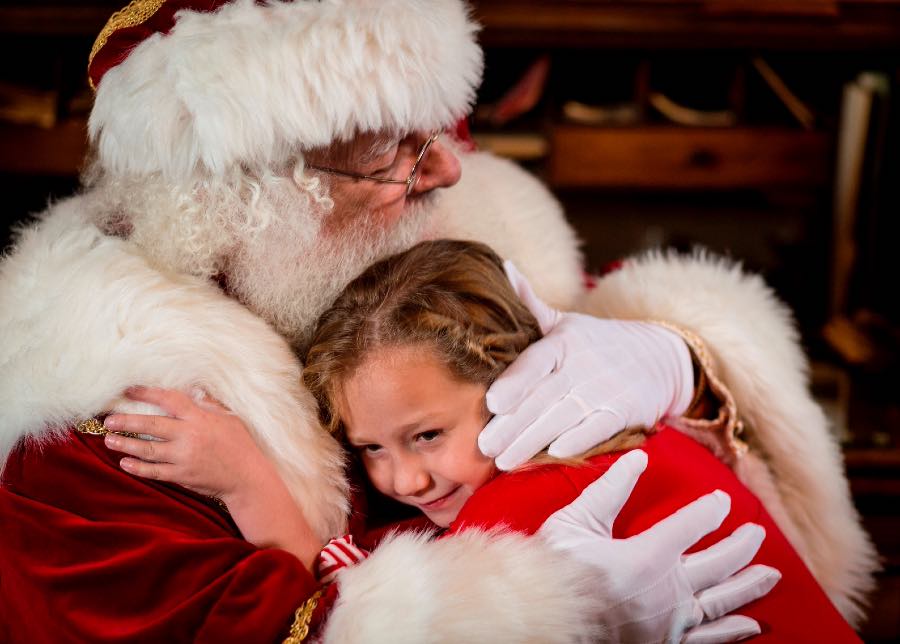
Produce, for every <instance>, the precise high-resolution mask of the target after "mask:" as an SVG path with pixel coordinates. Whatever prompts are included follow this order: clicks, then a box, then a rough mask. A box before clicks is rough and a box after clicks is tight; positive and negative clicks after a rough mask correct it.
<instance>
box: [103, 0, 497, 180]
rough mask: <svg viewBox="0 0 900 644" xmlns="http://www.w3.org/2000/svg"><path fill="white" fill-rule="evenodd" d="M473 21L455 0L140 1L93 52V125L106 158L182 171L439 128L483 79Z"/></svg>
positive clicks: (109, 162) (215, 169)
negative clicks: (359, 136)
mask: <svg viewBox="0 0 900 644" xmlns="http://www.w3.org/2000/svg"><path fill="white" fill-rule="evenodd" d="M477 31H478V26H477V25H476V24H475V23H474V22H472V20H471V19H470V16H469V11H468V8H467V6H466V5H465V3H464V2H462V1H460V0H321V1H319V2H316V1H310V0H295V1H293V2H279V1H270V2H255V1H254V0H230V1H226V0H135V1H134V2H132V3H131V4H129V5H128V6H127V7H125V8H124V9H122V10H121V11H118V12H116V13H115V14H114V15H113V16H112V17H111V18H110V20H109V23H108V24H107V26H106V27H105V28H104V30H103V31H102V32H101V34H100V36H99V37H98V39H97V42H96V44H95V45H94V48H93V50H92V52H91V59H90V63H89V76H90V79H91V81H92V84H93V85H94V86H95V87H96V96H95V101H94V108H93V111H92V113H91V118H90V127H89V132H90V137H91V140H92V141H93V142H94V144H95V146H96V149H97V153H98V160H99V162H100V164H101V166H102V167H104V168H105V169H106V170H108V171H111V172H115V173H119V174H132V175H144V174H154V173H160V174H162V175H163V176H165V177H168V178H172V179H184V178H186V177H189V176H192V175H194V174H195V173H208V174H220V173H224V172H228V171H229V170H230V169H232V168H235V167H251V168H253V167H256V168H264V167H271V166H272V165H275V164H279V163H282V162H285V161H286V160H288V159H289V158H290V157H291V155H295V154H297V152H299V151H300V150H303V149H309V148H312V147H318V146H322V145H327V144H329V143H330V142H332V141H335V140H346V139H348V138H350V137H352V136H353V135H354V134H355V133H357V132H360V131H380V130H386V131H390V132H396V133H405V132H411V131H416V130H425V131H429V130H434V129H437V128H442V127H446V126H449V125H452V124H453V123H454V122H455V121H456V119H458V118H460V117H461V116H463V115H464V114H466V113H467V112H468V110H469V109H470V107H471V105H472V102H473V100H474V96H475V89H476V87H477V85H478V83H479V82H480V80H481V71H482V62H483V61H482V53H481V49H480V48H479V46H478V44H477V43H476V40H475V35H476V33H477Z"/></svg>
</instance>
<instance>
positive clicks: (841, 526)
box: [582, 253, 877, 624]
mask: <svg viewBox="0 0 900 644" xmlns="http://www.w3.org/2000/svg"><path fill="white" fill-rule="evenodd" d="M582 308H583V310H584V311H585V312H587V313H590V314H593V315H598V316H601V317H615V318H623V319H636V320H664V321H666V322H670V323H672V324H675V325H678V326H680V327H683V328H686V329H689V330H690V331H693V332H694V333H696V334H697V335H699V336H700V337H701V338H702V339H703V341H704V342H705V343H706V345H707V347H708V348H709V349H710V352H711V354H712V357H713V360H714V361H715V363H716V366H717V369H718V371H719V374H718V375H719V376H720V377H721V379H722V380H723V381H724V383H725V385H726V386H727V387H728V388H729V389H730V390H731V392H732V393H733V394H734V398H735V402H736V403H737V410H738V413H739V415H740V417H741V419H742V420H743V422H744V424H745V426H746V428H747V432H746V434H745V436H744V438H745V439H746V440H747V442H748V443H749V444H750V446H751V451H750V453H749V454H748V455H747V456H745V457H743V458H742V459H740V460H739V461H738V463H737V464H736V467H735V470H736V472H737V474H738V476H739V477H740V478H741V479H742V480H743V481H744V483H745V484H746V485H747V486H748V487H750V488H751V489H752V490H753V491H754V492H755V493H756V494H757V496H759V497H760V499H762V500H763V502H764V504H765V505H766V507H767V509H768V510H769V512H770V513H771V514H772V515H773V516H774V517H775V519H776V521H777V522H778V523H779V525H780V527H781V528H782V530H783V531H784V533H785V534H786V535H787V536H788V538H789V539H790V540H791V542H792V543H793V545H794V547H795V548H796V549H797V550H798V551H799V552H800V553H801V555H802V556H803V557H804V559H805V560H806V562H807V563H808V565H809V567H810V569H811V570H812V571H813V573H814V574H815V576H816V578H817V579H818V581H819V583H821V584H822V586H823V587H824V588H825V589H826V591H827V592H828V594H829V596H830V597H831V598H832V601H834V602H835V604H836V605H837V606H838V608H839V610H840V611H841V612H842V613H843V615H844V616H845V617H846V618H847V619H848V620H849V621H850V622H851V623H853V624H858V623H859V622H860V621H861V619H862V616H863V611H862V608H861V606H862V605H863V603H864V598H865V594H866V593H867V592H868V591H869V590H871V589H872V587H873V579H872V574H873V572H874V570H875V569H876V568H877V560H876V553H875V550H874V548H873V546H872V544H871V541H870V540H869V537H868V535H867V534H866V533H865V531H864V530H863V528H862V526H861V524H860V519H859V515H858V514H857V512H856V509H855V508H854V507H853V503H852V500H851V498H850V491H849V486H848V484H847V479H846V477H845V474H844V468H843V462H842V457H841V452H840V449H839V446H838V444H837V441H836V440H835V439H834V437H833V436H832V435H831V434H830V432H829V430H828V427H827V424H826V419H825V415H824V413H823V412H822V409H821V408H820V407H819V405H818V404H817V403H816V402H815V400H814V399H813V398H812V395H811V394H810V391H809V387H808V363H807V359H806V356H805V355H804V353H803V350H802V348H801V346H800V339H799V333H798V332H797V329H796V327H795V325H794V321H793V318H792V315H791V313H790V311H789V309H788V308H787V307H786V306H785V305H784V304H783V303H781V302H780V301H779V300H778V298H777V297H776V295H775V294H774V292H773V291H772V290H771V289H770V288H769V287H768V286H767V285H766V284H765V282H764V281H763V280H762V279H761V278H760V277H759V276H757V275H751V274H748V273H746V272H744V271H743V270H742V269H741V267H740V266H739V265H738V264H735V263H733V262H730V261H727V260H725V259H721V258H718V257H714V256H711V255H708V254H702V253H698V254H694V255H678V254H674V253H672V254H663V253H650V254H647V255H644V256H641V257H637V258H633V259H630V260H628V261H626V262H625V263H624V265H623V266H622V268H621V269H619V270H617V271H615V272H613V273H610V274H609V275H607V276H605V277H603V278H602V279H601V280H599V282H598V284H597V287H596V288H595V289H594V290H593V291H592V292H591V293H590V294H589V295H588V296H587V298H586V300H585V302H584V305H583V307H582Z"/></svg>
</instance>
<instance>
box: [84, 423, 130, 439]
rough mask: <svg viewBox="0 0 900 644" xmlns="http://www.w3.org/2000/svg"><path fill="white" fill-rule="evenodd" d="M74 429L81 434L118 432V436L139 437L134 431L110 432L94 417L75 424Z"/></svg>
mask: <svg viewBox="0 0 900 644" xmlns="http://www.w3.org/2000/svg"><path fill="white" fill-rule="evenodd" d="M75 431H76V432H79V433H81V434H93V435H94V436H106V435H107V434H118V435H119V436H127V437H128V438H140V437H139V436H138V435H137V434H135V433H134V432H112V431H110V430H108V429H106V427H104V426H103V423H101V422H100V421H99V420H97V419H96V418H88V419H87V420H83V421H81V422H80V423H78V424H77V425H76V426H75Z"/></svg>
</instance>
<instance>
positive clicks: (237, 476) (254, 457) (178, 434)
mask: <svg viewBox="0 0 900 644" xmlns="http://www.w3.org/2000/svg"><path fill="white" fill-rule="evenodd" d="M126 396H127V397H128V398H131V399H132V400H138V401H141V402H147V403H151V404H153V405H156V406H157V407H159V408H160V409H163V410H164V411H166V412H167V413H168V414H169V416H170V417H167V416H149V415H141V414H114V415H111V416H109V417H107V418H106V420H105V422H104V426H105V427H106V428H107V429H108V430H110V431H123V432H131V433H135V434H145V435H150V436H153V437H155V438H157V439H159V440H144V439H141V438H129V437H126V436H119V435H117V434H107V435H106V439H105V440H106V445H107V447H109V448H110V449H114V450H116V451H118V452H123V453H125V454H129V455H130V456H126V457H125V458H123V459H122V460H121V461H120V464H121V466H122V469H124V470H125V471H126V472H129V473H130V474H134V475H136V476H142V477H144V478H150V479H155V480H158V481H167V482H170V483H177V484H178V485H181V486H183V487H186V488H187V489H189V490H192V491H194V492H197V493H198V494H203V495H206V496H213V497H217V498H220V499H222V500H223V501H224V502H225V503H226V505H227V504H228V501H229V499H230V497H233V496H234V495H235V494H236V493H242V492H245V491H246V490H247V488H248V487H251V486H252V485H254V484H256V483H257V482H258V480H259V478H260V475H261V472H260V469H264V470H270V469H274V466H273V465H271V463H270V462H269V461H268V459H266V458H265V456H264V455H263V454H262V452H261V451H260V449H259V448H258V447H257V445H256V443H255V442H254V440H253V438H252V437H251V436H250V433H249V431H248V430H247V428H246V427H245V426H244V423H243V422H241V420H240V419H239V418H237V417H236V416H234V415H233V414H231V413H230V412H229V411H228V410H227V409H225V408H224V407H223V406H222V405H221V404H219V403H218V402H216V401H214V400H212V399H205V400H203V401H202V402H200V403H197V402H195V401H194V400H192V399H191V398H190V397H189V396H187V395H185V394H183V393H181V392H180V391H174V390H169V389H159V388H155V387H134V388H132V389H129V390H128V391H127V392H126Z"/></svg>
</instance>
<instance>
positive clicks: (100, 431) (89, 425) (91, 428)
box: [75, 418, 315, 608]
mask: <svg viewBox="0 0 900 644" xmlns="http://www.w3.org/2000/svg"><path fill="white" fill-rule="evenodd" d="M75 431H76V432H79V433H81V434H91V435H92V436H106V435H107V434H116V435H117V436H126V437H128V438H141V435H140V434H135V433H134V432H114V431H110V430H108V429H106V427H104V426H103V423H101V422H100V421H99V420H97V419H96V418H88V419H87V420H83V421H81V422H80V423H78V424H77V425H76V426H75ZM141 440H144V439H141ZM206 498H207V499H209V500H210V501H212V502H213V503H215V504H216V505H217V506H218V507H219V509H220V510H222V512H224V513H225V514H227V515H228V516H231V511H230V510H229V509H228V506H227V505H225V501H223V500H222V499H220V498H219V497H217V496H207V497H206ZM314 608H315V606H314Z"/></svg>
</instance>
